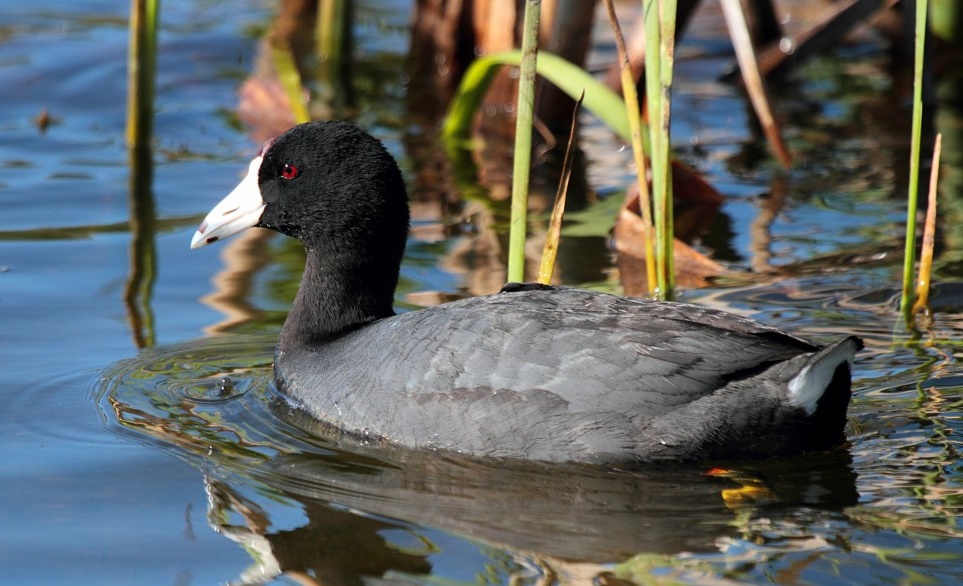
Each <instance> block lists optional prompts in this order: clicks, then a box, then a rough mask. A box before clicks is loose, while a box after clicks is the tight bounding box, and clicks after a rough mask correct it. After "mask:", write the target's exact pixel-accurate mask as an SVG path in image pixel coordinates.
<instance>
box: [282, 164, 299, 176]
mask: <svg viewBox="0 0 963 586" xmlns="http://www.w3.org/2000/svg"><path fill="white" fill-rule="evenodd" d="M297 176H298V168H297V167H295V166H294V165H285V166H284V168H283V169H281V177H283V178H285V179H294V178H295V177H297Z"/></svg>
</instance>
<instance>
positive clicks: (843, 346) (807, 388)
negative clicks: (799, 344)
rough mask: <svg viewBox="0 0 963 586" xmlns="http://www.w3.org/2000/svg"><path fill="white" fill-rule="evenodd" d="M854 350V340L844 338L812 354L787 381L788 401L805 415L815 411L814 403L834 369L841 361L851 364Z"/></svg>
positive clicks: (821, 393)
mask: <svg viewBox="0 0 963 586" xmlns="http://www.w3.org/2000/svg"><path fill="white" fill-rule="evenodd" d="M856 350H857V345H856V342H855V341H853V340H852V339H846V340H843V341H842V342H839V343H838V344H837V345H835V346H830V347H829V348H826V349H824V350H822V351H820V352H818V353H816V354H815V355H813V358H812V359H811V361H810V363H809V364H807V365H806V366H805V367H803V369H802V370H800V371H799V374H797V375H796V376H794V377H793V378H792V380H790V381H789V385H788V388H789V403H790V404H791V405H793V406H794V407H798V408H800V409H802V410H803V411H805V412H806V414H807V415H812V414H813V413H815V412H816V403H818V402H819V399H820V397H822V396H823V393H824V392H826V387H827V386H829V383H830V381H832V380H833V374H834V373H835V372H836V369H837V368H838V367H839V365H840V364H842V363H843V362H849V363H850V365H852V362H853V357H854V356H855V354H856Z"/></svg>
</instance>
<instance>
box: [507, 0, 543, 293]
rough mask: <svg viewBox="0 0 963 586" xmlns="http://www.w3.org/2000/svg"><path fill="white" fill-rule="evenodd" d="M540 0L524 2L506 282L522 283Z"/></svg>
mask: <svg viewBox="0 0 963 586" xmlns="http://www.w3.org/2000/svg"><path fill="white" fill-rule="evenodd" d="M541 8H542V2H541V0H527V1H526V2H525V21H524V24H523V25H522V26H523V32H522V67H521V75H520V77H519V80H518V106H517V111H518V112H517V114H518V117H517V118H516V119H515V156H514V166H513V168H512V218H511V228H510V230H509V235H508V281H510V282H518V283H521V282H523V281H524V280H525V235H526V231H527V230H526V229H527V227H528V177H529V172H530V170H531V155H532V123H533V121H534V118H535V72H536V68H537V60H538V27H539V20H540V16H541Z"/></svg>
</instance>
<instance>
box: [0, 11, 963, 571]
mask: <svg viewBox="0 0 963 586" xmlns="http://www.w3.org/2000/svg"><path fill="white" fill-rule="evenodd" d="M126 8H127V7H126V5H123V6H121V5H117V4H116V3H113V2H97V1H93V0H89V1H82V2H74V3H70V4H69V5H64V4H63V3H58V2H52V1H47V0H39V1H37V2H33V3H31V4H30V5H29V6H28V7H23V6H18V7H16V9H14V7H6V6H3V7H0V23H2V24H0V70H2V77H3V79H4V81H5V83H3V84H2V85H0V104H2V105H3V108H2V112H0V206H2V210H3V211H2V213H0V364H3V366H4V373H5V376H4V377H3V381H2V382H0V397H2V400H3V403H4V410H3V412H4V415H3V416H2V417H0V448H2V449H0V453H2V455H3V459H2V465H0V499H2V500H0V502H2V503H3V506H2V507H0V520H2V523H0V527H2V530H0V575H2V576H3V581H4V582H5V583H6V582H9V583H31V584H42V583H64V582H72V583H97V584H131V583H175V584H211V583H224V582H228V581H231V582H236V583H243V582H245V581H247V582H249V583H259V582H265V581H266V582H275V583H295V582H297V581H299V580H303V576H305V575H307V576H311V577H313V578H314V579H316V580H318V581H321V582H332V583H333V582H337V583H350V584H357V583H361V582H372V581H379V580H389V581H406V582H419V583H429V582H436V581H439V580H441V581H459V582H472V583H477V582H485V583H489V582H493V583H508V582H510V581H513V580H521V581H522V582H525V583H532V582H535V581H537V580H538V579H540V578H545V577H549V578H553V579H559V580H566V581H567V580H573V581H574V580H578V579H591V578H596V577H599V576H602V577H610V576H618V577H621V578H625V579H634V580H637V581H640V582H645V581H648V580H655V581H659V580H663V581H678V582H683V583H706V582H712V581H715V582H726V581H745V582H753V583H785V584H796V583H802V582H809V583H819V584H842V583H859V584H867V583H893V582H906V583H950V582H952V581H953V580H955V579H956V577H957V576H959V575H960V573H961V572H963V560H961V557H963V552H961V550H960V548H959V547H958V541H957V540H958V538H959V537H960V536H961V527H960V521H959V519H960V514H959V513H960V510H959V508H960V506H961V501H963V490H961V487H960V483H961V479H963V473H961V470H960V465H959V463H958V459H959V458H958V454H959V447H960V441H961V437H963V436H961V423H960V407H961V378H960V376H961V372H960V370H959V368H958V367H957V359H956V356H957V353H958V350H957V346H958V345H957V344H956V342H955V339H956V338H957V332H958V329H957V323H959V315H960V309H961V307H963V303H961V300H963V296H961V292H963V289H961V288H960V286H959V282H958V278H959V274H957V273H955V272H954V270H955V268H954V267H955V266H956V263H955V261H954V260H953V259H954V250H955V249H954V247H953V240H952V238H950V237H948V238H947V240H946V243H945V247H946V250H945V252H944V253H943V254H944V256H943V257H941V259H942V260H943V262H942V263H941V264H939V270H940V271H941V272H940V274H939V279H940V286H939V287H938V289H937V292H936V295H935V298H934V310H935V311H934V314H933V320H932V327H931V328H930V329H929V330H927V331H926V332H924V333H923V334H922V336H921V340H917V341H914V340H913V339H912V337H911V336H910V335H909V334H908V333H905V330H904V329H903V328H902V327H901V326H900V325H899V324H898V322H897V320H896V317H895V311H894V309H895V302H894V297H895V294H896V289H897V287H896V286H895V283H896V279H897V275H898V267H897V262H898V261H897V260H894V259H895V257H896V256H898V250H899V237H900V234H901V228H900V224H901V222H902V215H903V213H904V212H903V207H902V194H903V191H904V188H903V187H902V186H903V185H905V172H904V171H901V169H903V168H904V166H905V165H904V161H905V160H906V158H905V142H906V141H905V139H904V137H905V115H906V112H905V110H904V109H903V108H902V105H901V104H902V102H901V101H900V99H899V96H898V92H896V90H894V89H891V85H890V83H891V82H890V77H889V75H888V72H887V70H886V68H887V59H886V53H885V46H884V44H883V43H882V42H881V41H880V40H879V39H878V38H876V37H874V36H873V35H872V34H867V35H863V36H861V37H859V39H858V40H856V41H855V42H853V43H851V44H849V45H846V46H843V47H841V48H840V49H839V50H838V52H837V53H836V54H834V55H833V56H831V57H826V58H822V59H819V60H817V61H815V62H813V63H812V64H810V65H807V66H806V67H804V68H803V69H801V70H800V71H799V72H798V73H797V74H795V75H793V76H792V77H791V78H790V79H789V80H787V82H786V83H785V84H783V85H781V86H780V87H778V88H774V92H773V93H774V94H775V97H776V100H777V103H778V107H779V110H780V112H782V115H783V116H784V117H785V119H786V120H787V121H788V124H787V127H786V133H787V136H788V138H789V141H790V145H791V148H792V149H793V151H794V154H795V157H796V160H797V164H796V166H795V167H794V168H793V169H792V170H791V171H789V172H782V171H780V170H779V169H778V168H777V165H776V164H775V163H774V162H772V161H771V159H770V158H768V157H767V156H766V155H765V146H764V144H763V143H761V142H760V141H759V139H758V138H757V137H754V136H753V135H752V133H751V132H750V131H749V130H748V125H747V124H746V116H747V114H746V112H747V110H746V107H745V104H744V101H743V100H742V99H741V97H740V95H739V93H738V92H737V91H736V90H735V89H734V88H732V87H730V86H727V85H723V84H721V83H717V82H715V81H714V80H715V79H716V78H717V77H718V75H719V74H720V73H721V72H722V71H723V70H724V67H725V65H726V64H727V63H729V62H730V60H731V57H730V55H729V54H728V48H727V45H726V44H725V43H723V42H720V40H719V39H718V37H717V36H715V35H714V34H713V31H712V30H710V29H711V27H707V28H700V27H698V26H695V27H694V28H693V30H692V32H691V35H690V37H689V38H688V39H687V42H686V50H685V51H681V52H680V54H683V55H687V56H688V57H687V58H684V59H681V60H680V63H679V70H678V78H679V80H678V83H679V93H678V95H677V102H676V104H677V106H676V116H675V124H676V126H675V129H674V132H675V136H676V141H677V152H678V153H679V154H680V156H681V157H684V158H685V159H686V160H688V161H691V162H692V163H693V165H695V166H696V168H698V169H699V170H700V171H701V172H702V173H704V174H705V176H706V177H707V178H708V179H709V180H710V181H711V182H712V183H713V184H714V185H716V186H717V187H718V188H719V189H720V190H721V191H722V193H723V195H724V196H725V202H724V204H723V205H722V208H721V210H720V214H719V215H718V216H717V217H716V218H715V219H714V220H713V222H712V226H711V230H710V231H709V232H708V233H706V235H705V236H704V239H703V241H702V243H701V244H702V245H704V246H705V247H707V248H711V249H713V250H715V252H716V256H717V258H721V259H723V260H725V261H727V262H728V263H729V264H730V266H732V267H733V268H734V269H735V270H736V272H737V275H736V276H734V277H733V278H730V279H727V280H726V281H724V282H722V283H720V284H718V285H717V286H714V287H711V288H707V289H704V290H699V291H689V292H685V293H684V294H683V297H684V298H685V299H686V300H688V301H693V302H697V303H704V304H707V305H712V306H715V307H721V308H725V309H729V310H732V311H736V312H739V313H742V314H745V315H750V316H753V317H757V318H760V319H764V320H766V321H768V322H770V323H773V324H775V325H778V326H781V327H785V328H787V329H791V330H793V331H795V332H798V333H800V334H801V335H804V336H809V337H812V338H814V339H817V340H827V339H830V338H832V337H834V336H837V335H840V334H848V333H855V334H857V335H860V336H862V337H863V338H864V340H865V341H866V343H867V349H866V350H865V351H864V352H863V353H862V354H861V356H860V359H859V361H858V362H857V365H856V371H855V379H856V380H855V391H856V397H855V399H854V402H853V405H852V409H851V416H852V417H851V419H852V421H851V425H850V429H849V430H848V436H849V438H850V443H849V445H848V446H846V447H845V448H844V449H842V450H840V451H838V452H836V453H834V454H831V455H821V456H815V457H807V458H798V459H791V460H788V461H775V462H760V463H754V464H751V465H749V464H745V463H742V464H738V465H732V466H729V467H728V468H727V469H726V470H716V471H713V472H712V473H711V474H710V473H709V472H710V471H709V470H708V469H707V468H705V467H678V468H675V467H670V468H668V469H659V470H648V471H641V472H640V471H634V472H633V471H622V470H597V469H586V468H581V467H572V468H567V467H553V468H547V467H540V466H531V467H524V468H520V469H519V468H515V467H511V466H504V465H495V464H492V463H486V462H473V461H465V460H460V459H457V458H451V457H445V456H441V455H431V456H425V455H418V454H409V453H403V452H397V451H392V450H386V449H384V448H381V447H379V446H374V445H363V444H362V445H358V444H354V443H352V444H347V443H344V442H338V441H334V440H330V439H327V440H325V439H319V437H318V436H317V435H316V434H315V433H313V430H312V426H311V425H310V423H309V422H306V421H304V420H303V419H301V418H299V417H298V414H297V413H293V412H291V411H290V409H288V408H287V407H286V404H285V403H284V402H283V401H282V400H280V398H279V397H278V395H277V393H276V391H275V389H274V388H273V386H272V383H271V373H270V364H271V355H272V350H273V343H274V339H275V337H276V335H277V332H278V330H279V328H280V324H281V322H282V321H283V317H284V313H285V311H286V308H287V307H288V304H289V303H290V299H291V298H292V297H293V294H294V290H295V284H296V281H297V276H298V273H299V271H300V263H301V259H302V256H301V253H300V251H299V250H298V248H297V246H296V244H294V243H292V242H289V241H286V240H284V239H282V238H280V237H276V236H273V235H268V234H266V233H258V232H251V233H250V234H249V235H245V236H244V237H241V238H237V239H235V240H232V241H230V242H225V243H222V244H220V245H219V246H217V247H210V248H208V249H203V250H201V251H194V252H191V251H189V250H188V243H189V241H190V236H191V234H192V233H193V230H194V228H195V227H196V225H197V223H198V222H199V221H200V219H201V218H202V217H203V215H204V213H206V211H207V210H208V209H209V208H210V207H211V206H212V205H213V204H214V203H215V202H216V201H218V200H219V199H220V198H221V197H222V196H223V195H224V194H225V193H227V192H228V191H229V190H230V189H231V188H232V187H233V185H234V184H235V183H236V181H237V180H238V178H239V174H240V173H241V172H243V171H244V170H245V169H246V167H247V160H248V159H249V157H250V156H251V154H252V153H253V152H254V151H255V150H256V149H257V145H258V140H257V138H255V137H254V136H252V134H251V133H249V132H248V130H247V128H246V126H245V125H244V124H243V123H241V122H240V120H239V117H238V115H237V109H238V102H239V97H238V88H239V87H241V86H242V84H243V83H244V82H245V80H247V79H249V77H250V75H251V72H252V71H254V70H255V61H256V56H257V54H258V51H259V48H260V45H259V43H260V40H259V36H260V34H261V33H262V32H263V31H264V30H266V29H267V28H268V27H269V26H270V22H271V18H272V14H271V10H270V7H267V6H265V5H264V4H263V3H261V2H253V1H249V2H233V3H230V4H229V5H228V4H224V3H215V2H186V1H173V0H172V1H166V2H164V3H163V6H162V18H161V22H162V24H163V29H162V33H161V39H160V61H159V79H158V91H157V104H156V106H157V116H156V121H155V142H154V151H153V163H154V165H153V181H152V182H151V184H150V186H151V189H150V192H151V194H152V196H153V197H152V201H153V204H154V210H153V214H152V215H151V217H154V216H156V222H154V223H153V225H154V228H155V230H154V231H153V232H152V233H148V234H147V235H146V240H141V241H139V244H138V243H137V242H138V241H137V239H136V238H135V236H136V235H135V234H134V233H133V231H132V228H131V224H130V222H129V220H130V218H131V216H132V204H131V198H130V196H129V194H130V193H131V189H132V187H131V183H132V179H131V177H132V173H131V167H130V162H131V160H130V157H129V155H128V152H127V150H126V149H125V147H124V138H123V137H124V110H123V105H124V102H125V93H126V87H125V57H124V56H125V54H126V43H127V31H126V18H127V15H126ZM409 10H410V6H409V5H408V3H405V2H392V3H388V4H385V3H362V4H361V6H359V7H358V10H357V15H356V16H357V22H358V24H357V27H356V30H355V33H356V35H357V39H358V43H357V46H358V47H359V48H358V50H357V51H356V58H357V60H358V67H357V76H356V78H355V84H356V90H357V92H358V95H359V98H358V102H359V104H360V105H361V109H360V114H359V115H358V119H359V121H360V122H361V123H363V124H364V125H365V126H367V127H369V128H372V129H373V130H374V132H375V133H376V134H378V136H379V137H381V138H382V139H384V140H385V141H386V144H387V145H388V146H389V148H390V149H391V150H392V152H393V153H394V154H395V155H396V156H397V157H398V158H399V159H400V161H401V163H402V166H403V168H404V170H405V172H406V174H408V176H409V180H410V182H411V183H413V184H414V183H417V182H416V181H414V177H415V176H416V174H417V170H418V169H419V162H418V161H419V156H420V155H417V152H416V151H417V148H416V147H419V146H421V145H424V144H425V142H429V143H430V137H426V133H425V132H424V131H423V129H419V128H417V127H413V126H410V125H407V124H405V123H404V122H403V121H404V119H405V102H404V99H403V97H404V95H405V85H404V84H405V80H406V79H407V77H406V71H405V67H406V62H405V55H406V53H407V50H408V38H407V20H408V14H409ZM604 55H605V47H602V48H600V49H599V50H597V51H596V52H594V53H593V59H596V60H597V59H601V58H602V57H603V56H604ZM43 111H46V112H47V113H48V114H49V116H50V117H51V120H52V124H51V125H50V126H48V127H46V128H45V129H41V128H39V127H38V125H37V123H36V118H37V117H38V116H40V114H41V112H43ZM586 125H587V127H586V129H585V141H584V143H585V144H584V146H585V148H586V156H587V158H588V159H589V161H590V162H591V164H590V166H589V170H588V175H589V180H590V182H591V184H592V186H593V188H594V189H595V190H596V191H597V192H599V193H601V194H602V195H609V194H612V196H613V197H619V196H620V195H619V190H620V189H621V187H622V186H623V185H624V184H625V182H626V181H627V180H628V178H629V177H630V176H631V175H630V173H629V172H628V167H627V164H628V160H629V157H628V153H626V152H624V151H621V150H620V146H619V145H618V142H617V141H616V140H614V139H613V138H612V137H611V135H609V134H608V133H607V131H605V130H604V129H603V128H600V127H598V126H597V125H593V124H592V122H591V120H587V121H586ZM418 152H420V151H418ZM446 185H447V182H446ZM954 196H959V194H958V193H953V192H952V191H950V192H949V193H948V195H947V201H948V202H949V203H948V207H949V208H950V209H952V206H953V202H954ZM413 198H414V199H417V200H418V202H419V205H418V206H416V214H415V222H414V226H413V227H414V230H413V233H412V237H411V240H410V243H409V249H408V252H407V255H406V259H405V265H404V269H403V274H402V282H401V286H400V288H399V292H398V304H399V307H400V308H401V309H404V310H408V309H413V308H416V307H418V306H420V305H421V304H424V303H427V302H430V301H432V300H434V299H436V298H438V297H449V296H459V295H465V294H471V293H477V292H479V291H480V290H482V289H484V288H485V287H486V286H489V285H490V283H491V282H492V281H497V280H498V278H499V275H500V274H501V273H499V271H500V270H502V269H501V268H499V267H498V266H494V268H493V265H492V264H491V263H490V262H489V260H490V258H491V257H492V256H493V255H492V254H491V243H492V242H493V240H492V238H493V237H492V236H491V235H490V232H488V231H487V230H486V228H487V227H488V226H487V225H486V222H487V221H488V219H489V218H490V217H491V213H490V212H489V211H486V208H485V207H484V206H481V207H478V206H477V205H476V203H470V204H465V205H462V204H458V203H451V202H448V203H445V204H444V205H442V204H438V203H437V202H435V203H432V201H431V200H430V198H428V197H427V196H425V195H421V196H419V195H417V194H415V195H414V196H413ZM760 227H762V228H764V229H762V230H760ZM589 232H591V230H589ZM140 236H144V234H140ZM950 236H951V235H950ZM495 241H497V238H495ZM565 246H568V247H569V250H570V251H577V252H569V253H567V254H566V255H565V260H564V264H563V266H562V267H561V275H562V279H563V281H564V282H566V283H568V284H586V285H589V286H593V287H597V288H602V289H612V288H617V283H616V282H615V281H614V280H613V274H614V271H613V263H612V260H611V258H610V255H609V254H608V253H607V252H606V249H605V234H604V233H601V234H599V233H597V232H596V233H592V234H590V235H588V236H582V237H576V236H570V237H569V238H568V239H567V240H566V244H565ZM145 250H146V251H147V253H148V254H147V256H145ZM894 252H895V255H894ZM495 256H497V255H495ZM149 258H152V259H153V261H152V262H151V263H147V262H145V259H149ZM151 267H153V268H151ZM760 267H765V268H768V269H772V270H776V271H778V274H777V276H776V277H766V278H760V277H757V276H752V275H748V274H745V273H747V271H748V269H750V268H756V269H758V268H760ZM738 273H743V274H738ZM141 346H146V348H145V349H143V350H141V349H140V347H141ZM284 572H287V573H286V574H285V573H284Z"/></svg>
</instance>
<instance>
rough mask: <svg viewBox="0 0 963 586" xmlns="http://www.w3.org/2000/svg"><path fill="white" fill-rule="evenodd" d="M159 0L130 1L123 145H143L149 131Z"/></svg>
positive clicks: (150, 125) (151, 124)
mask: <svg viewBox="0 0 963 586" xmlns="http://www.w3.org/2000/svg"><path fill="white" fill-rule="evenodd" d="M159 9H160V0H131V3H130V24H129V28H130V50H129V52H128V55H127V84H128V86H127V132H126V138H127V146H128V147H135V146H137V145H144V146H146V145H147V144H148V143H149V142H150V139H151V135H152V133H153V120H154V89H155V86H156V81H155V80H156V78H157V15H158V10H159Z"/></svg>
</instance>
